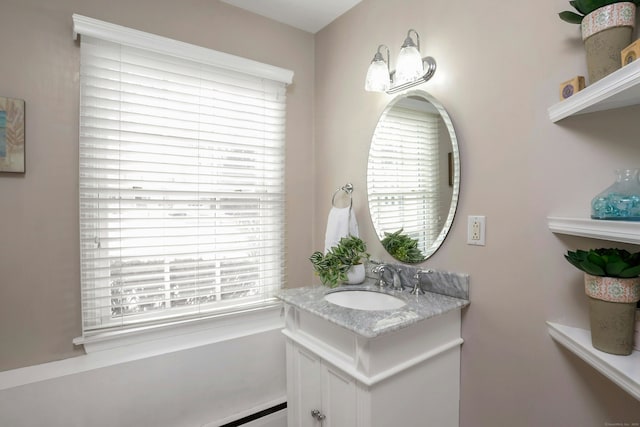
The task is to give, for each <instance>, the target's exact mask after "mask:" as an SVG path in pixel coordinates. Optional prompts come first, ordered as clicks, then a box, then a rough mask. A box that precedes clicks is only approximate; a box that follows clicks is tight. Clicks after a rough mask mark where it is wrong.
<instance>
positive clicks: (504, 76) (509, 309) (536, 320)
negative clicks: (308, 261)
mask: <svg viewBox="0 0 640 427" xmlns="http://www.w3.org/2000/svg"><path fill="white" fill-rule="evenodd" d="M567 7H568V3H567V2H566V1H565V0H543V1H536V2H532V1H529V2H523V1H511V2H508V1H507V2H505V1H495V0H490V1H484V2H476V1H470V0H465V1H455V2H454V1H451V0H429V1H426V0H401V1H393V2H391V1H388V0H365V1H363V2H362V3H361V4H360V5H358V6H356V7H355V8H354V9H352V10H351V11H349V12H348V13H347V14H346V15H344V16H343V17H341V18H340V19H338V20H337V21H335V22H334V23H333V24H331V25H330V26H329V27H327V28H325V29H323V30H322V31H321V32H319V33H318V34H317V35H316V60H315V61H316V62H315V63H316V79H315V86H316V90H315V92H316V104H315V108H316V113H315V116H316V120H315V129H316V131H315V135H316V141H315V143H316V151H315V157H316V163H315V165H316V166H315V170H316V176H315V181H314V182H315V186H316V212H318V213H319V216H317V218H316V221H315V222H314V242H315V244H314V247H316V246H318V244H319V243H320V242H321V241H322V236H323V233H324V227H325V223H326V218H325V216H324V212H327V211H328V209H329V203H330V197H329V195H330V194H331V191H332V189H334V188H336V187H337V186H339V185H342V184H343V183H345V182H352V183H353V184H354V187H355V191H354V206H355V210H356V214H357V217H358V223H359V225H360V232H361V236H363V237H364V238H365V240H366V241H367V243H368V244H369V249H370V251H371V253H372V255H373V256H375V257H377V258H382V259H387V260H390V258H389V257H388V256H386V255H385V254H384V251H383V250H382V247H381V246H380V244H379V243H377V241H376V239H375V234H374V231H373V228H372V226H371V221H370V219H369V215H368V210H367V202H366V194H365V193H366V190H365V189H366V161H367V151H368V147H369V142H370V139H371V136H372V134H373V130H374V128H375V125H376V121H377V120H378V117H379V116H380V113H381V112H382V111H383V110H384V106H385V105H386V104H387V103H388V102H389V101H390V99H392V97H391V96H388V95H386V94H374V93H367V92H365V91H364V90H363V86H364V77H365V74H366V70H367V67H368V65H369V62H370V61H371V58H372V57H373V54H374V53H375V51H376V48H377V46H378V44H380V43H384V44H386V45H388V46H389V47H390V49H391V51H392V52H391V57H392V59H391V62H392V66H393V65H394V64H395V56H396V55H397V54H398V51H399V48H400V45H401V44H402V42H403V40H404V37H405V36H406V33H407V30H408V29H409V28H414V29H416V30H417V31H418V33H419V34H420V36H421V42H422V50H423V54H428V55H431V56H433V57H434V58H435V59H436V61H437V63H438V69H437V71H436V75H435V77H434V79H433V80H432V81H430V82H428V83H426V84H424V85H422V86H421V88H422V89H424V90H426V91H428V92H430V93H431V94H432V95H434V96H435V97H436V98H438V99H439V100H440V101H441V102H442V104H443V105H444V107H445V108H446V109H447V110H448V112H449V114H450V115H451V118H452V120H453V124H454V126H455V127H456V131H457V134H458V138H459V143H460V152H461V162H462V182H461V198H460V204H459V206H458V212H457V216H456V219H455V221H454V224H453V229H452V230H451V232H450V234H449V236H448V238H447V240H446V241H445V243H444V245H443V247H442V248H441V249H440V250H439V251H438V252H436V254H435V255H434V256H433V257H432V258H430V259H429V260H428V261H426V262H425V263H424V266H425V267H427V268H436V269H445V270H452V271H458V272H465V273H469V274H470V275H471V282H470V283H471V306H470V307H469V308H468V309H467V310H465V312H464V315H463V338H464V340H465V343H464V345H463V347H462V383H461V387H462V395H461V426H464V427H476V426H561V425H571V426H585V427H587V426H593V427H601V426H603V425H605V423H607V422H609V423H615V422H619V423H624V422H627V423H631V422H638V421H640V403H639V402H638V401H636V400H635V399H633V398H632V397H631V396H629V395H628V394H627V393H625V392H624V391H622V390H621V389H620V388H618V387H617V386H615V385H614V384H613V383H611V382H609V381H608V380H607V379H605V378H604V377H602V376H601V375H600V374H598V373H596V371H595V370H593V369H592V368H590V367H588V366H587V365H585V364H584V363H583V362H582V361H580V360H579V359H577V358H576V357H574V356H573V355H572V354H570V353H568V352H567V351H565V350H564V349H563V348H561V347H560V346H559V345H558V344H556V343H555V342H554V341H552V339H551V338H550V337H549V335H548V333H547V328H546V324H545V321H547V320H551V321H556V322H560V323H564V324H567V325H570V326H581V327H584V328H588V314H587V300H586V297H585V295H584V291H583V285H582V275H581V274H580V272H579V271H578V270H576V269H575V268H573V267H571V266H570V265H569V264H568V263H567V262H566V261H565V260H564V259H563V254H564V253H565V252H566V250H567V249H575V248H579V247H580V248H588V247H601V246H602V245H605V246H608V245H612V246H623V245H620V244H615V243H613V244H612V243H609V242H602V241H596V240H589V239H579V238H570V237H559V236H556V235H554V234H552V233H551V232H550V231H549V230H548V229H547V226H546V217H547V215H549V214H556V215H568V216H571V215H577V216H582V217H587V216H588V214H589V202H590V200H591V198H592V197H593V196H594V195H595V194H596V193H598V192H600V191H601V190H603V189H604V188H606V187H607V186H608V185H609V184H610V183H611V182H613V180H614V175H613V170H614V169H616V168H618V167H622V166H634V167H638V166H639V165H640V148H639V147H638V137H637V133H638V132H637V117H638V114H640V107H634V108H629V109H625V110H623V111H612V112H606V113H602V114H596V115H592V116H584V117H576V118H572V119H567V120H566V121H564V122H561V123H560V124H553V123H551V122H550V121H549V119H548V116H547V108H548V107H549V106H550V105H552V104H554V103H556V102H558V100H559V98H558V88H559V85H560V83H561V82H563V81H565V80H568V79H570V78H572V77H573V76H576V75H585V76H586V64H585V59H584V48H583V46H582V42H581V40H580V33H579V27H578V26H575V25H569V24H566V23H564V22H562V21H561V20H560V19H559V18H558V16H557V13H558V12H560V11H562V10H565V9H566V8H567ZM468 215H486V217H487V225H486V246H484V247H476V246H468V245H467V244H466V231H467V230H466V229H467V227H466V222H467V216H468ZM635 250H638V249H637V248H635Z"/></svg>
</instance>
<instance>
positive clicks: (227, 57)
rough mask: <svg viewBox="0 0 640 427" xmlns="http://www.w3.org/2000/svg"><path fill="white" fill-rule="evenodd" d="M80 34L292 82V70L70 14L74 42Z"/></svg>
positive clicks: (287, 82)
mask: <svg viewBox="0 0 640 427" xmlns="http://www.w3.org/2000/svg"><path fill="white" fill-rule="evenodd" d="M82 34H85V35H87V36H92V37H95V38H99V39H102V40H107V41H111V42H114V43H119V44H122V45H126V46H131V47H137V48H141V49H147V50H151V51H154V52H162V53H167V54H170V55H173V56H176V57H179V58H184V59H188V60H195V61H198V62H202V63H205V64H209V65H214V66H216V67H220V68H224V69H227V70H232V71H238V72H242V73H245V74H250V75H252V76H256V77H263V78H266V79H270V80H275V81H278V82H282V83H285V84H287V85H288V84H291V83H292V82H293V71H291V70H287V69H285V68H280V67H276V66H273V65H269V64H264V63H262V62H258V61H253V60H251V59H247V58H243V57H240V56H235V55H231V54H228V53H224V52H218V51H214V50H211V49H208V48H205V47H202V46H197V45H194V44H190V43H185V42H181V41H178V40H173V39H170V38H167V37H162V36H158V35H155V34H149V33H146V32H144V31H139V30H134V29H132V28H127V27H123V26H120V25H116V24H112V23H109V22H104V21H99V20H97V19H93V18H89V17H86V16H82V15H78V14H73V39H74V40H77V39H78V35H82Z"/></svg>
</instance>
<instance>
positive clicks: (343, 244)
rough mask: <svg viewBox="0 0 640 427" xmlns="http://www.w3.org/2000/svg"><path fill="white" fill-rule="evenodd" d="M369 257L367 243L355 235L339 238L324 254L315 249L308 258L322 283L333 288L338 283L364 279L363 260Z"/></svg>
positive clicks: (355, 282) (350, 282)
mask: <svg viewBox="0 0 640 427" xmlns="http://www.w3.org/2000/svg"><path fill="white" fill-rule="evenodd" d="M365 259H369V254H368V253H367V245H366V244H365V243H364V241H363V240H362V239H360V238H359V237H356V236H347V237H343V238H342V239H340V241H339V242H338V244H337V245H336V246H333V247H331V248H330V249H329V250H328V251H327V253H326V254H323V253H322V252H319V251H316V252H314V253H313V254H312V255H311V257H309V260H310V261H311V263H312V264H313V269H314V270H315V273H316V274H317V275H318V276H319V277H320V280H321V281H322V284H323V285H325V286H329V287H331V288H334V287H336V286H338V284H340V283H344V282H346V283H349V284H357V283H362V282H363V281H364V279H365V270H364V264H363V263H362V262H363V260H365Z"/></svg>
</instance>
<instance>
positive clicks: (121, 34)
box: [72, 14, 294, 353]
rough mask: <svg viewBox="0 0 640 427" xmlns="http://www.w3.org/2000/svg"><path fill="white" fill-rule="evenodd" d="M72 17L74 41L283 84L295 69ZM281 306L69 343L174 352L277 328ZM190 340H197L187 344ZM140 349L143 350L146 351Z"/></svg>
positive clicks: (265, 304)
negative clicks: (117, 46)
mask: <svg viewBox="0 0 640 427" xmlns="http://www.w3.org/2000/svg"><path fill="white" fill-rule="evenodd" d="M72 18H73V39H74V40H77V39H78V36H81V35H87V36H91V37H95V38H98V39H102V40H107V41H111V42H114V43H118V44H122V45H126V46H130V47H134V48H141V49H146V50H150V51H153V52H160V53H164V54H170V55H173V56H175V57H179V58H183V59H186V60H191V61H198V62H201V63H204V64H208V65H213V66H216V67H219V68H223V69H226V70H231V71H235V72H240V73H244V74H248V75H252V76H255V77H258V78H264V79H269V80H272V81H276V82H280V83H284V84H285V85H288V84H291V83H292V82H293V75H294V73H293V71H291V70H287V69H284V68H280V67H276V66H272V65H269V64H264V63H261V62H257V61H253V60H250V59H247V58H243V57H239V56H235V55H231V54H227V53H224V52H218V51H214V50H211V49H208V48H204V47H201V46H197V45H192V44H189V43H185V42H181V41H177V40H173V39H169V38H166V37H162V36H158V35H155V34H149V33H146V32H143V31H138V30H134V29H131V28H127V27H123V26H120V25H116V24H111V23H108V22H104V21H99V20H96V19H93V18H89V17H86V16H82V15H78V14H73V16H72ZM281 307H282V303H281V302H280V301H279V300H278V299H277V298H272V299H270V300H266V301H261V302H256V303H255V304H252V305H249V306H247V307H242V308H240V309H238V310H234V311H228V310H222V311H220V312H212V313H211V314H210V315H206V316H201V317H194V318H182V319H175V320H171V319H168V320H167V321H164V322H162V323H158V324H148V325H144V326H140V327H134V328H128V329H123V330H103V331H97V332H95V333H93V334H88V335H81V336H79V337H77V338H75V339H73V343H74V345H82V346H83V347H84V350H85V352H86V353H93V352H97V351H103V350H112V349H116V348H118V347H122V346H132V345H133V346H138V345H143V346H147V345H151V346H152V347H154V348H155V347H158V346H159V347H158V348H160V347H163V345H162V344H161V343H163V342H167V340H170V341H172V342H175V343H177V344H174V345H171V346H170V347H171V349H169V350H168V351H169V352H170V351H177V350H180V349H182V348H190V347H193V346H197V345H206V344H210V343H214V342H218V341H222V340H225V339H233V338H235V337H239V336H246V335H252V334H255V333H260V332H265V331H270V330H273V329H275V328H280V327H281V325H280V322H275V323H274V321H273V320H271V319H272V318H273V317H274V312H275V311H276V310H280V309H281ZM280 317H282V316H280ZM192 341H193V342H195V343H196V344H192V343H191V342H192ZM145 343H146V344H145ZM154 343H155V344H154ZM145 348H146V347H145ZM143 351H145V352H146V350H143ZM154 351H161V350H159V349H157V350H154ZM161 352H162V351H161Z"/></svg>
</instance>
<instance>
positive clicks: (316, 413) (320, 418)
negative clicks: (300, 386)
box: [311, 409, 327, 422]
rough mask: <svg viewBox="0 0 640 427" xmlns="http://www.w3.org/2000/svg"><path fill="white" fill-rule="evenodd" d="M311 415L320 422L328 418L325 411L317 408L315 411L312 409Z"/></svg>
mask: <svg viewBox="0 0 640 427" xmlns="http://www.w3.org/2000/svg"><path fill="white" fill-rule="evenodd" d="M311 416H312V417H313V418H315V419H316V420H318V421H320V422H322V421H323V420H324V419H325V418H327V417H326V416H325V415H324V414H323V413H321V412H320V411H318V410H317V409H314V410H313V411H311Z"/></svg>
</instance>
